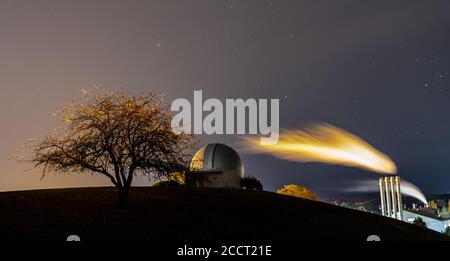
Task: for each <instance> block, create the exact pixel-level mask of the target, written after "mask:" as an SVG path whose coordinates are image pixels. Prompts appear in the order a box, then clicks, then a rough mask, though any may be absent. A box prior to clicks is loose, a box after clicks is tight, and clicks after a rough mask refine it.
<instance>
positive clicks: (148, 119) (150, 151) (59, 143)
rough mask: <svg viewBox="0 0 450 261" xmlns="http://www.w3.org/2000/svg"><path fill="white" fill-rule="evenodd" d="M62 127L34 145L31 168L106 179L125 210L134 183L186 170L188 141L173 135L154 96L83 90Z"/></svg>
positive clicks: (67, 109)
mask: <svg viewBox="0 0 450 261" xmlns="http://www.w3.org/2000/svg"><path fill="white" fill-rule="evenodd" d="M57 115H59V116H61V120H62V123H61V126H60V127H59V128H58V129H56V130H55V131H54V133H52V134H50V135H48V136H46V137H45V138H44V139H42V140H38V141H36V142H35V143H34V144H33V145H32V151H33V154H32V155H33V156H32V158H31V162H32V163H33V164H34V166H35V167H43V176H45V174H46V173H48V172H58V173H84V172H89V173H95V174H99V175H103V176H105V177H107V178H108V179H109V180H110V181H111V182H112V183H113V184H114V185H115V186H116V187H117V188H118V192H119V206H120V207H125V206H126V202H127V198H128V194H129V191H130V188H131V184H132V181H133V177H134V176H136V175H145V176H152V177H154V178H164V177H165V178H167V177H170V176H171V175H174V173H179V172H183V171H185V170H187V168H188V163H189V159H190V157H191V155H190V153H189V149H190V148H192V147H193V146H194V145H195V143H196V141H195V139H194V138H193V136H191V135H187V134H179V135H177V134H175V133H174V132H173V131H172V128H171V119H172V116H171V114H170V111H169V107H168V106H167V105H166V104H165V103H164V102H163V100H162V96H161V95H160V94H158V93H150V94H148V95H144V96H127V95H124V94H122V93H120V92H106V91H102V90H99V89H93V90H83V91H82V99H81V100H80V101H79V102H72V103H71V104H70V105H68V106H66V107H65V108H64V109H63V111H62V112H60V113H58V114H57Z"/></svg>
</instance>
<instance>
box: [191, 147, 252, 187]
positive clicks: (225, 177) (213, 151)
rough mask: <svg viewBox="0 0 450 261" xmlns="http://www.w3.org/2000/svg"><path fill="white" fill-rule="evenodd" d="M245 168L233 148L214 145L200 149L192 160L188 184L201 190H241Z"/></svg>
mask: <svg viewBox="0 0 450 261" xmlns="http://www.w3.org/2000/svg"><path fill="white" fill-rule="evenodd" d="M243 176H244V166H243V164H242V161H241V157H240V156H239V154H238V153H237V152H236V151H235V150H234V149H232V148H231V147H229V146H227V145H225V144H220V143H212V144H208V145H206V146H204V147H202V148H201V149H199V150H198V151H197V152H196V153H195V155H194V157H193V158H192V161H191V165H190V171H189V172H188V173H186V184H187V185H189V186H191V187H200V188H203V187H204V188H240V187H241V185H240V182H241V179H242V177H243Z"/></svg>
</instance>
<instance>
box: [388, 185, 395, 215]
mask: <svg viewBox="0 0 450 261" xmlns="http://www.w3.org/2000/svg"><path fill="white" fill-rule="evenodd" d="M389 183H390V185H391V200H392V214H391V217H392V218H397V198H396V193H395V186H394V183H395V180H394V177H389Z"/></svg>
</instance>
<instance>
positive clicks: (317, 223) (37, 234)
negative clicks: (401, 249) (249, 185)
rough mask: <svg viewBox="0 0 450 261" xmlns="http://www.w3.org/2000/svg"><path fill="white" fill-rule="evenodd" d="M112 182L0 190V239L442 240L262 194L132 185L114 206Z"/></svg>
mask: <svg viewBox="0 0 450 261" xmlns="http://www.w3.org/2000/svg"><path fill="white" fill-rule="evenodd" d="M116 197H117V195H116V190H115V189H114V188H78V189H54V190H35V191H22V192H2V193H0V231H1V233H2V239H14V240H27V239H44V240H53V239H54V240H65V238H66V237H67V236H68V235H71V234H76V235H79V236H80V237H81V238H82V240H99V239H135V240H155V239H158V240H159V239H175V240H183V239H192V240H197V239H199V240H203V239H225V240H226V239H238V240H245V239H249V240H250V239H261V240H266V239H277V240H284V239H296V240H331V241H336V240H358V241H361V240H366V238H367V236H368V235H371V234H376V235H379V236H380V237H381V239H382V240H446V239H447V238H446V237H445V236H444V235H441V234H439V233H435V232H432V231H430V230H427V229H423V228H420V227H417V226H414V225H410V224H406V223H403V222H399V221H396V220H392V219H388V218H384V217H381V216H378V215H374V214H369V213H363V212H359V211H354V210H350V209H346V208H342V207H337V206H333V205H329V204H324V203H319V202H313V201H309V200H303V199H298V198H293V197H287V196H282V195H278V194H274V193H270V192H257V191H245V190H234V189H195V190H192V189H186V188H176V189H175V188H133V189H132V191H131V194H130V199H129V202H130V204H129V207H128V209H126V210H120V209H117V208H116V207H115V203H116Z"/></svg>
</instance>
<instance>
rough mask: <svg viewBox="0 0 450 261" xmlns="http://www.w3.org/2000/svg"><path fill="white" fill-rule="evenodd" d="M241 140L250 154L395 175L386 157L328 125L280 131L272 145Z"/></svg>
mask: <svg viewBox="0 0 450 261" xmlns="http://www.w3.org/2000/svg"><path fill="white" fill-rule="evenodd" d="M245 141H246V145H247V148H248V149H249V151H250V152H254V153H269V154H272V155H273V156H275V157H278V158H281V159H286V160H292V161H299V162H321V163H326V164H336V165H342V166H348V167H357V168H361V169H366V170H369V171H373V172H377V173H384V174H394V173H396V172H397V167H396V166H395V163H394V162H393V161H392V160H391V159H390V158H389V157H388V156H386V155H385V154H383V153H381V152H380V151H378V150H377V149H375V148H374V147H372V146H371V145H370V144H368V143H367V142H365V141H364V140H362V139H361V138H359V137H357V136H356V135H354V134H351V133H349V132H347V131H345V130H343V129H339V128H337V127H334V126H332V125H329V124H317V125H313V126H312V127H311V128H308V129H305V130H287V131H284V132H283V133H282V134H281V137H280V139H279V141H278V143H277V144H274V145H262V144H261V143H260V140H259V138H258V139H256V138H251V137H250V138H245Z"/></svg>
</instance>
